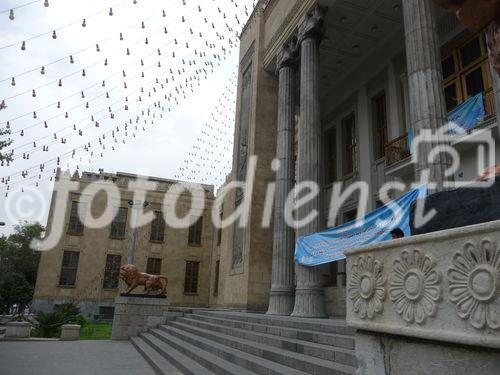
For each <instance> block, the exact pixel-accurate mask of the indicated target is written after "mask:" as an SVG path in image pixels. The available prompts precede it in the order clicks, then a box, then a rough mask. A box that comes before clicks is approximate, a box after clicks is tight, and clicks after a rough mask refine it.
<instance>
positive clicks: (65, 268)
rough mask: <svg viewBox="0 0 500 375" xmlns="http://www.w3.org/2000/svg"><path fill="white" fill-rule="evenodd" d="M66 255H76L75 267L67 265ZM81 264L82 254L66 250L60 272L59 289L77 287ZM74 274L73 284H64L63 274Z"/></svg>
mask: <svg viewBox="0 0 500 375" xmlns="http://www.w3.org/2000/svg"><path fill="white" fill-rule="evenodd" d="M66 254H71V255H76V264H75V265H74V266H71V265H65V264H64V261H65V256H66ZM79 263H80V252H79V251H74V250H64V251H63V256H62V259H61V268H60V272H59V284H58V285H59V287H63V288H74V287H75V286H76V281H77V276H78V264H79ZM65 271H66V272H68V271H69V272H74V275H73V283H72V284H71V283H62V279H63V273H64V272H65Z"/></svg>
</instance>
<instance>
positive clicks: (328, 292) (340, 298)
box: [324, 286, 346, 318]
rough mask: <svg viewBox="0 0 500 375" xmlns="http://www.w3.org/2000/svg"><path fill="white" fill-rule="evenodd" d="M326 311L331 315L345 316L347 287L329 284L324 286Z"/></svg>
mask: <svg viewBox="0 0 500 375" xmlns="http://www.w3.org/2000/svg"><path fill="white" fill-rule="evenodd" d="M324 291H325V303H326V312H327V314H328V316H331V317H342V318H343V317H345V314H346V300H345V294H346V288H345V287H336V286H329V287H325V288H324Z"/></svg>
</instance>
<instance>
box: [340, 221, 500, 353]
mask: <svg viewBox="0 0 500 375" xmlns="http://www.w3.org/2000/svg"><path fill="white" fill-rule="evenodd" d="M347 321H348V324H349V325H351V326H352V327H355V328H357V329H358V330H361V331H360V332H373V333H374V334H375V335H377V334H388V335H398V336H402V337H407V338H408V337H409V338H418V339H428V340H433V342H444V343H455V344H461V345H466V346H475V347H477V346H482V347H489V348H494V349H500V221H495V222H489V223H484V224H479V225H474V226H470V227H464V228H458V229H450V230H446V231H441V232H436V233H429V234H424V235H420V236H415V237H408V238H403V239H400V240H394V241H387V242H384V243H380V244H376V245H372V246H369V247H365V248H361V249H355V250H351V251H349V252H348V253H347Z"/></svg>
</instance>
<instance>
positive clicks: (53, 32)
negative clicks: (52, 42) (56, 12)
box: [52, 30, 57, 39]
mask: <svg viewBox="0 0 500 375" xmlns="http://www.w3.org/2000/svg"><path fill="white" fill-rule="evenodd" d="M52 39H57V34H56V31H55V30H54V31H52Z"/></svg>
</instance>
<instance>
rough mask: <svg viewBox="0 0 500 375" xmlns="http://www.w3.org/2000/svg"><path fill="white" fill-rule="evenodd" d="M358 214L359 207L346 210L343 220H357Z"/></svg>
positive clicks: (345, 221) (346, 221)
mask: <svg viewBox="0 0 500 375" xmlns="http://www.w3.org/2000/svg"><path fill="white" fill-rule="evenodd" d="M357 216H358V210H357V209H355V210H350V211H347V212H344V216H343V222H344V223H349V222H351V221H354V220H356V217H357Z"/></svg>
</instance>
